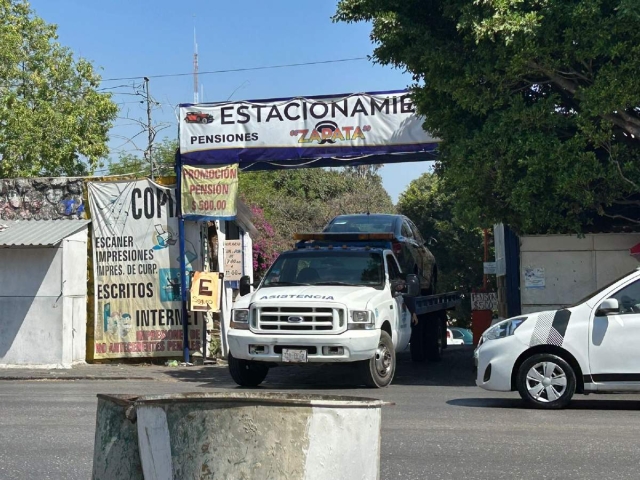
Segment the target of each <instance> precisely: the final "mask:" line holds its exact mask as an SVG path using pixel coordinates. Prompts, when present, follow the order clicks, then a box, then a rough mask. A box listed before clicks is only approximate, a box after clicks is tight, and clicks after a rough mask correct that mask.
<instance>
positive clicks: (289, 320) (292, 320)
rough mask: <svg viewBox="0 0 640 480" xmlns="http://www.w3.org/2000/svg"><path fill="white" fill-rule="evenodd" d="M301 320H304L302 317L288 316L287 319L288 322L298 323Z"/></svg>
mask: <svg viewBox="0 0 640 480" xmlns="http://www.w3.org/2000/svg"><path fill="white" fill-rule="evenodd" d="M303 320H304V318H302V317H289V318H288V319H287V321H288V322H290V323H300V322H302V321H303Z"/></svg>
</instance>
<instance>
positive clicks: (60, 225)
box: [0, 220, 89, 367]
mask: <svg viewBox="0 0 640 480" xmlns="http://www.w3.org/2000/svg"><path fill="white" fill-rule="evenodd" d="M88 226H89V221H88V220H18V221H16V220H9V221H6V220H0V367H11V366H16V367H27V366H28V367H71V365H72V364H74V363H79V362H84V361H85V358H86V340H85V335H86V325H87V239H88Z"/></svg>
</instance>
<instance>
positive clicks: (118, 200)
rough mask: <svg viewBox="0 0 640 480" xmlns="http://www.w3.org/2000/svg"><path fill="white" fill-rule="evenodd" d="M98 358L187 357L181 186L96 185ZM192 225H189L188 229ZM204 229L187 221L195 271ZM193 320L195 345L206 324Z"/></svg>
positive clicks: (189, 261)
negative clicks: (182, 290)
mask: <svg viewBox="0 0 640 480" xmlns="http://www.w3.org/2000/svg"><path fill="white" fill-rule="evenodd" d="M88 190H89V206H90V213H91V218H92V220H93V221H92V225H93V236H92V246H93V272H94V273H93V275H94V287H95V305H96V312H95V334H94V336H95V351H94V354H95V358H96V359H102V358H122V357H169V356H181V355H182V353H183V351H182V347H183V345H182V341H183V340H182V339H183V333H182V322H183V321H184V319H183V318H182V310H181V306H182V303H181V293H180V249H179V242H178V217H177V210H178V208H177V203H176V193H177V192H176V191H175V187H172V188H166V187H163V186H160V185H158V184H156V183H154V182H152V181H150V180H140V181H123V182H109V183H89V185H88ZM187 226H189V228H187ZM199 242H200V237H199V229H198V226H197V224H190V225H189V224H187V225H185V243H186V253H185V257H186V259H185V261H186V265H187V271H191V270H197V269H199V267H200V263H201V262H200V255H199V249H198V248H196V245H199V244H200V243H199ZM188 321H189V330H190V331H189V339H190V348H191V349H194V350H195V349H198V348H200V341H201V339H200V336H201V328H202V325H201V324H200V322H199V319H198V318H197V316H196V314H193V315H192V316H191V318H190V319H188Z"/></svg>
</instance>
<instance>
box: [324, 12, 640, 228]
mask: <svg viewBox="0 0 640 480" xmlns="http://www.w3.org/2000/svg"><path fill="white" fill-rule="evenodd" d="M335 19H336V20H338V21H346V22H360V21H369V22H372V26H373V27H372V32H371V39H372V41H373V42H374V44H375V51H374V55H373V58H374V60H375V61H376V62H378V63H381V64H384V65H393V66H396V67H399V68H403V69H406V70H407V71H409V72H410V73H412V74H413V78H414V81H415V84H414V85H413V87H412V88H413V97H414V101H415V104H416V105H417V109H418V112H419V113H421V114H423V115H425V123H424V126H425V128H426V129H427V130H429V131H430V132H432V133H433V134H435V135H436V136H438V137H439V138H441V139H442V140H443V141H442V144H441V146H440V149H439V150H440V162H439V164H438V172H439V173H440V174H441V175H442V176H443V178H444V179H445V181H446V182H447V183H448V184H449V186H450V189H455V190H456V195H457V197H458V202H457V204H456V209H457V211H458V213H459V214H460V215H461V216H463V215H464V216H465V217H466V219H467V220H468V221H470V222H473V223H475V224H476V225H477V224H482V225H485V226H489V225H491V224H492V223H493V222H496V221H505V222H507V223H509V224H510V225H512V226H514V227H515V228H516V229H518V230H519V231H521V232H565V231H578V232H579V231H582V230H584V229H588V228H603V227H605V228H611V227H612V226H615V225H618V226H624V225H627V226H628V225H636V226H637V225H638V224H640V215H638V213H637V211H638V206H639V205H640V197H639V192H640V189H639V187H638V184H640V161H639V160H640V148H638V147H639V142H640V108H639V106H640V75H638V72H639V71H640V15H639V14H638V4H637V1H635V0H569V1H567V0H534V1H530V2H522V1H520V0H483V1H476V0H454V1H444V0H428V1H423V0H404V1H402V2H399V1H396V0H341V1H340V2H339V4H338V10H337V14H336V17H335Z"/></svg>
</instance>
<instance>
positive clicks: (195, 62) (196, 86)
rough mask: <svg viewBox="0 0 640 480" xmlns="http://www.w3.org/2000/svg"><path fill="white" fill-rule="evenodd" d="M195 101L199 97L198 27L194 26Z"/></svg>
mask: <svg viewBox="0 0 640 480" xmlns="http://www.w3.org/2000/svg"><path fill="white" fill-rule="evenodd" d="M193 103H199V98H198V41H197V40H196V27H193Z"/></svg>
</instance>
